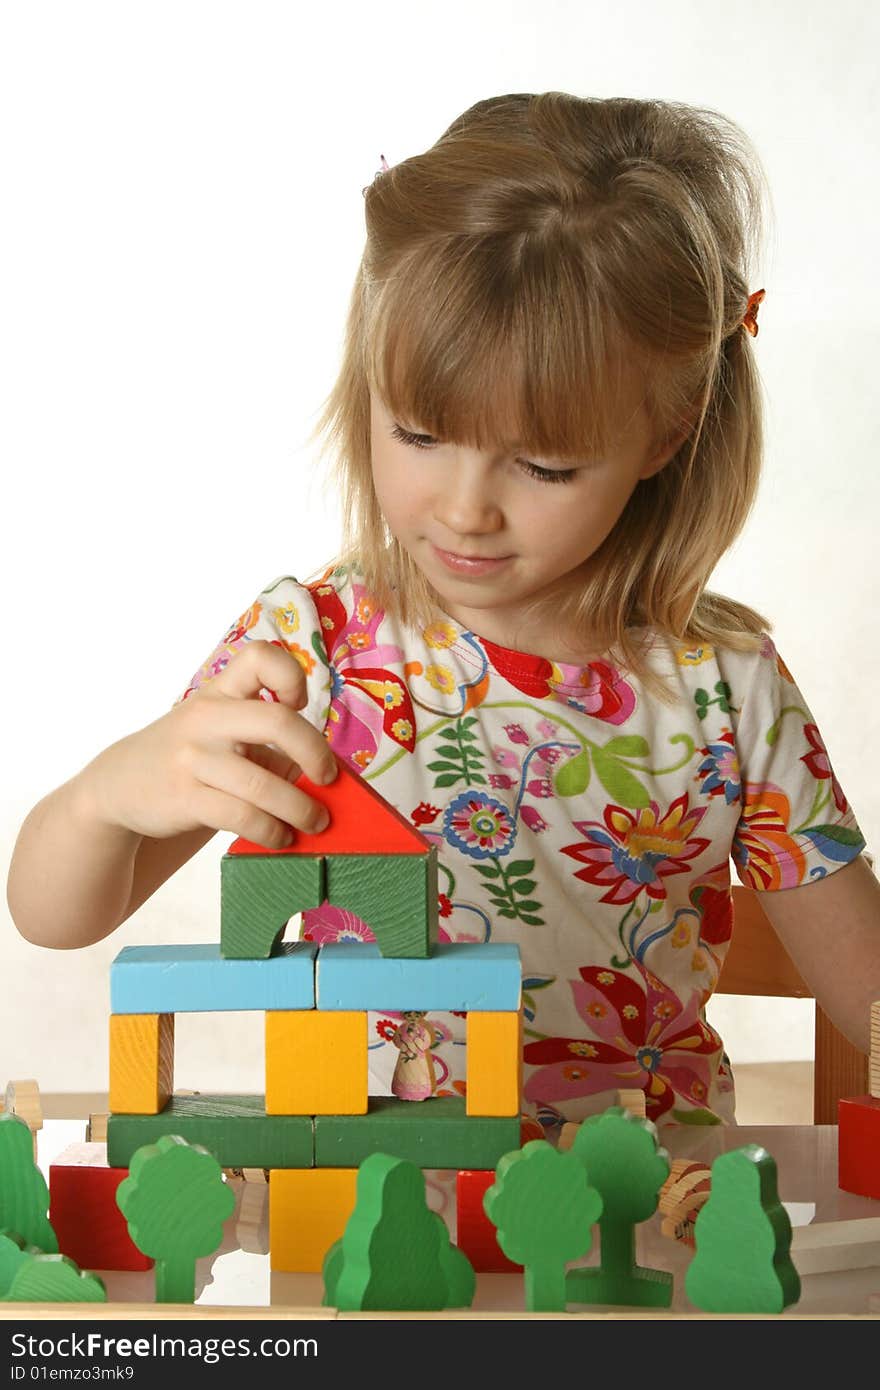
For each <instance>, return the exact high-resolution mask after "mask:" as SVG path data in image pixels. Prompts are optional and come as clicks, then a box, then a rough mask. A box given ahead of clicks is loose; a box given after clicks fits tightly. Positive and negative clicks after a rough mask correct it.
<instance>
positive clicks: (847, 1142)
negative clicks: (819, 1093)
mask: <svg viewBox="0 0 880 1390" xmlns="http://www.w3.org/2000/svg"><path fill="white" fill-rule="evenodd" d="M837 1182H838V1185H839V1186H840V1187H842V1188H843V1190H844V1192H856V1193H858V1195H859V1196H860V1197H875V1198H877V1199H878V1200H880V1100H878V1099H877V1098H876V1097H875V1096H851V1097H849V1098H848V1099H847V1100H839V1101H838V1102H837Z"/></svg>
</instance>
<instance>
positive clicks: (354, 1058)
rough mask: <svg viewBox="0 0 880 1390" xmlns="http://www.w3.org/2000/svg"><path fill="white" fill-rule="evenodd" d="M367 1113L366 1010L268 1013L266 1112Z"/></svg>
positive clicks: (276, 1010)
mask: <svg viewBox="0 0 880 1390" xmlns="http://www.w3.org/2000/svg"><path fill="white" fill-rule="evenodd" d="M366 1113H367V1015H366V1011H365V1010H363V1009H351V1010H349V1009H339V1010H335V1009H334V1010H329V1009H328V1010H319V1009H272V1010H270V1011H267V1013H266V1114H267V1115H366Z"/></svg>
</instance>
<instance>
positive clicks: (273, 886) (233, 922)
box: [220, 854, 436, 960]
mask: <svg viewBox="0 0 880 1390" xmlns="http://www.w3.org/2000/svg"><path fill="white" fill-rule="evenodd" d="M324 881H325V875H324V857H323V855H320V854H224V856H223V858H222V859H221V860H220V954H221V955H222V956H224V957H226V958H227V959H230V960H233V959H234V960H266V959H267V958H268V957H269V956H271V955H272V953H273V951H274V950H275V948H276V947H277V945H278V944H279V940H280V937H281V934H282V932H283V931H284V928H285V926H286V925H287V923H288V921H289V920H290V918H291V917H293V916H294V915H295V914H296V913H297V912H303V911H304V910H305V909H307V908H312V907H320V905H321V903H322V902H323V901H324V898H325V896H326V895H325V889H324ZM435 896H436V895H435Z"/></svg>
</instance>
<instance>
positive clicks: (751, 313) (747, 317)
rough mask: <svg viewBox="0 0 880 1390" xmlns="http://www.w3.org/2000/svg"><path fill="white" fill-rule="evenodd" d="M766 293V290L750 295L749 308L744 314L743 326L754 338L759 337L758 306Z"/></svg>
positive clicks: (756, 291)
mask: <svg viewBox="0 0 880 1390" xmlns="http://www.w3.org/2000/svg"><path fill="white" fill-rule="evenodd" d="M766 293H767V291H766V290H755V293H754V294H750V295H749V303H748V307H747V309H746V311H745V313H744V314H743V319H742V326H743V328H744V329H745V330H746V332H747V333H751V335H752V337H753V338H757V336H758V306H759V304H761V302H762V300H763V299H764V296H765V295H766Z"/></svg>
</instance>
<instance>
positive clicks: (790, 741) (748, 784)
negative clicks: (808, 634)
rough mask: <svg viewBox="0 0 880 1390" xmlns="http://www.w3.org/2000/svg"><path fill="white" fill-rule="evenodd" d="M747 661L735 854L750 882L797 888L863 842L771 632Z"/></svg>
mask: <svg viewBox="0 0 880 1390" xmlns="http://www.w3.org/2000/svg"><path fill="white" fill-rule="evenodd" d="M749 667H750V677H749V678H747V679H746V681H745V692H744V694H743V693H742V692H740V696H741V704H740V709H739V717H738V719H737V720H736V728H735V743H736V751H737V759H738V763H739V772H740V780H741V787H742V801H741V814H740V817H739V821H738V823H737V826H736V831H735V834H734V840H733V846H732V850H731V854H732V858H733V861H734V865H735V867H736V872H737V875H738V877H739V879H740V882H742V883H744V884H745V886H746V887H747V888H755V889H758V890H759V891H766V890H775V889H781V888H795V887H797V886H798V884H801V883H806V882H808V881H809V880H810V879H813V878H821V877H824V876H825V875H826V874H829V873H833V872H834V871H835V870H836V869H839V868H842V867H843V865H844V864H848V863H849V862H850V861H851V860H852V859H855V858H857V857H858V855H859V854H861V852H862V850H863V849H864V848H865V840H864V837H863V836H862V833H861V831H860V830H859V827H858V825H857V823H856V819H855V815H854V814H853V811H852V808H851V807H850V805H849V802H848V801H847V799H846V796H845V794H844V791H843V788H842V787H841V785H840V783H839V782H838V780H837V778H836V776H835V775H834V770H833V768H832V766H831V761H830V759H829V756H828V751H827V749H826V747H825V742H824V739H823V738H822V735H821V733H820V732H819V729H818V727H817V725H816V721H815V719H814V718H813V715H812V713H811V712H810V709H809V707H808V706H807V703H806V701H805V699H804V697H803V695H802V694H801V692H800V690H799V689H798V687H797V685H796V684H795V682H794V679H793V677H792V675H791V673H790V671H789V670H788V668H787V666H786V665H785V663H784V661H783V660H782V658H781V657H780V656H779V653H778V652H777V650H776V646H775V644H774V643H773V641H772V640H771V638H770V637H769V636H767V635H766V634H765V640H764V646H763V649H762V650H761V652H760V653H758V654H756V655H755V656H754V657H753V659H752V660H751V662H750V663H749ZM732 695H733V699H734V704H735V705H736V703H738V701H737V692H736V690H735V689H732Z"/></svg>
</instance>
